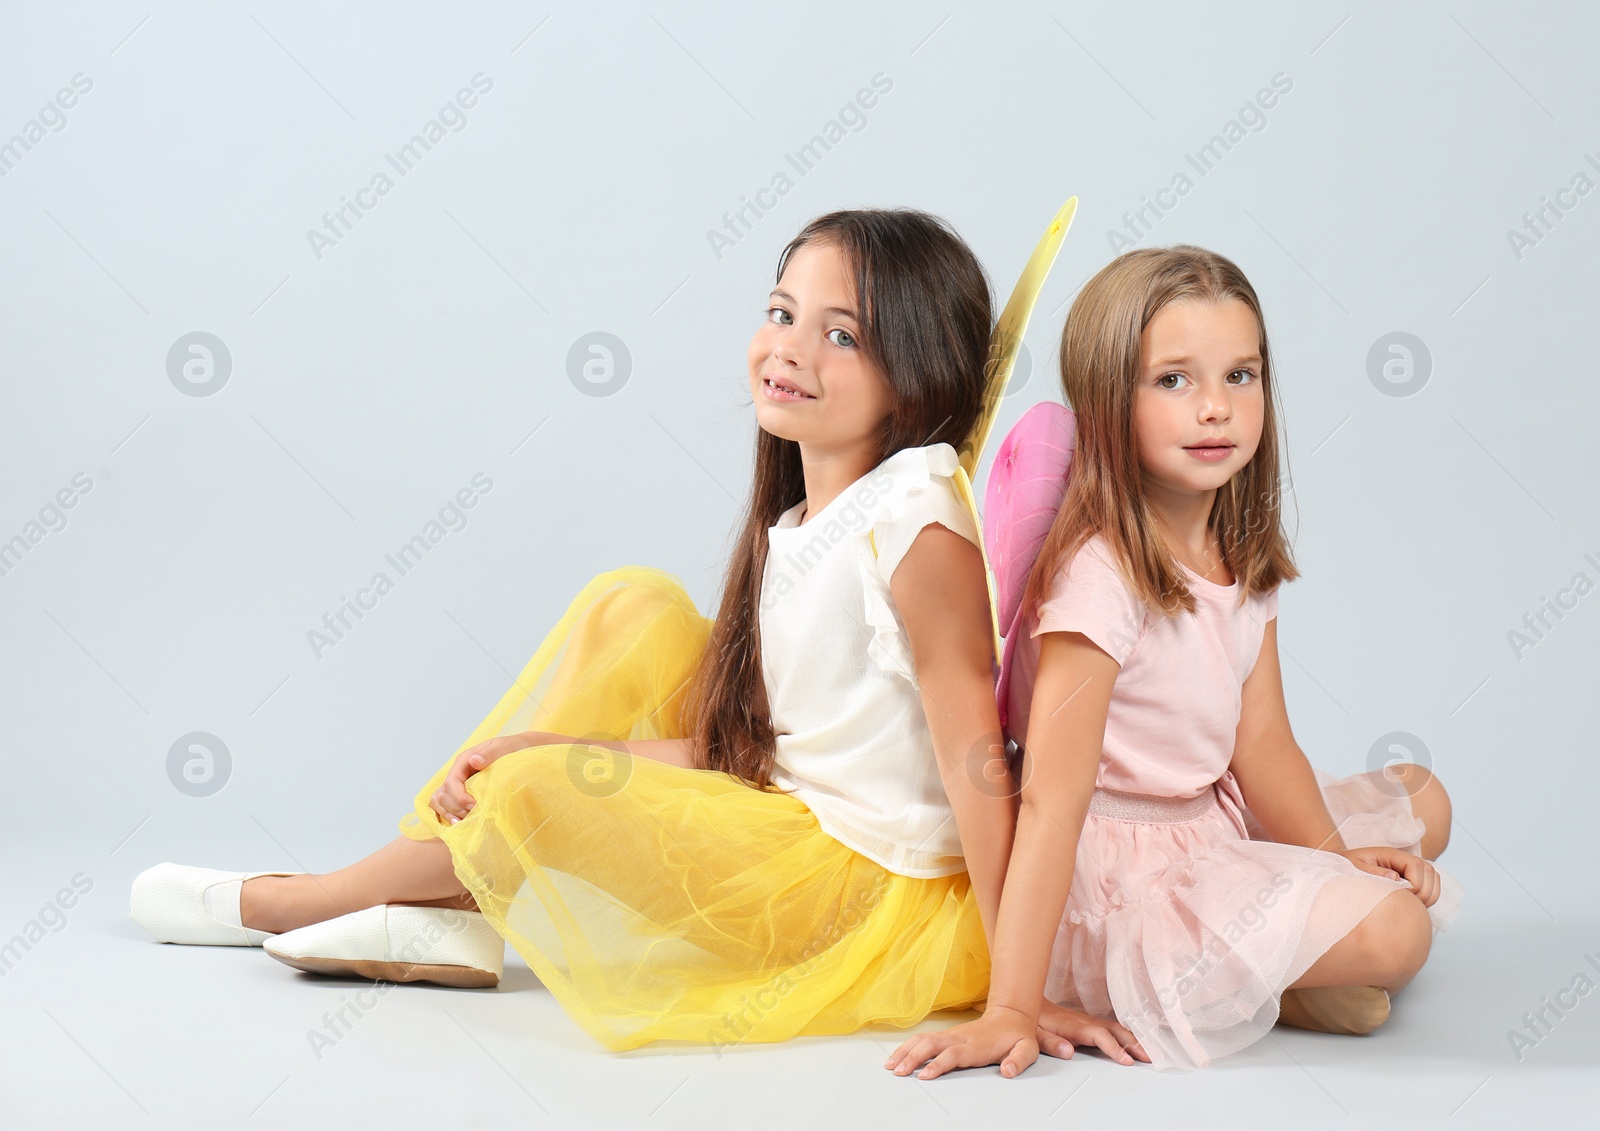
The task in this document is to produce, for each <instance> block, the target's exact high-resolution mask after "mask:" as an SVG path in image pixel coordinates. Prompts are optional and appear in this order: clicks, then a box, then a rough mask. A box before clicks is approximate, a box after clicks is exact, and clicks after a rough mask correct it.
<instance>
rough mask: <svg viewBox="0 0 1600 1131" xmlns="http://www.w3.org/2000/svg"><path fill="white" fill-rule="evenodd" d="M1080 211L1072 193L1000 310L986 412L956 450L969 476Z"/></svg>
mask: <svg viewBox="0 0 1600 1131" xmlns="http://www.w3.org/2000/svg"><path fill="white" fill-rule="evenodd" d="M1077 212H1078V198H1077V197H1075V196H1074V197H1070V198H1068V200H1067V202H1066V203H1065V204H1063V205H1062V206H1061V210H1060V211H1059V212H1057V213H1056V215H1055V218H1054V219H1053V220H1051V221H1050V226H1049V227H1048V228H1046V229H1045V233H1044V238H1043V239H1041V240H1040V241H1039V243H1038V246H1037V247H1035V248H1034V249H1033V254H1032V255H1030V256H1029V257H1028V264H1027V266H1026V267H1024V268H1023V269H1022V277H1021V278H1020V279H1018V280H1017V285H1016V286H1015V287H1013V288H1012V290H1011V298H1010V299H1009V300H1008V301H1007V302H1006V308H1005V309H1004V310H1003V311H1001V312H1000V320H999V321H998V322H996V323H995V326H994V333H993V334H991V335H990V336H989V363H988V365H987V366H986V367H985V375H986V378H987V380H986V381H985V383H984V390H983V412H982V413H981V414H980V415H979V417H978V422H977V424H976V425H974V426H973V429H972V431H971V432H970V433H969V434H968V435H967V438H966V439H965V440H963V441H962V443H961V447H960V448H958V449H957V451H956V454H957V455H958V456H960V457H961V466H962V467H964V468H966V470H967V478H968V479H969V480H970V479H971V477H972V476H974V475H976V474H978V460H979V459H980V458H981V457H982V455H983V448H984V445H985V444H987V443H988V442H989V433H990V432H991V431H992V430H993V429H994V421H995V417H996V416H998V415H999V414H1000V401H1001V399H1002V398H1003V397H1004V396H1005V395H1006V385H1008V384H1009V383H1010V381H1011V371H1012V369H1014V368H1015V367H1016V364H1017V351H1018V350H1020V349H1021V348H1022V335H1023V332H1024V331H1026V330H1027V328H1028V319H1029V318H1030V317H1032V315H1033V308H1034V305H1035V304H1036V303H1037V302H1038V301H1039V291H1040V290H1042V289H1043V287H1044V281H1045V279H1046V278H1048V277H1049V275H1050V268H1051V267H1052V266H1053V265H1054V264H1055V261H1056V253H1057V252H1058V251H1060V250H1061V242H1062V241H1063V240H1065V239H1066V238H1067V229H1068V228H1070V227H1072V218H1073V216H1075V215H1077Z"/></svg>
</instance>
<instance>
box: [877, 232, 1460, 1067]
mask: <svg viewBox="0 0 1600 1131" xmlns="http://www.w3.org/2000/svg"><path fill="white" fill-rule="evenodd" d="M1061 371H1062V378H1063V387H1064V391H1065V394H1066V398H1067V402H1068V403H1069V404H1070V405H1071V406H1072V409H1073V413H1074V418H1073V424H1074V426H1075V432H1076V438H1075V451H1074V453H1073V455H1072V456H1071V469H1070V475H1069V476H1068V478H1067V487H1066V495H1065V499H1064V500H1063V502H1062V504H1061V507H1060V510H1059V513H1058V514H1057V515H1056V517H1055V520H1054V522H1053V524H1052V525H1051V527H1050V529H1049V533H1048V535H1047V536H1046V537H1045V540H1044V543H1043V545H1042V547H1041V549H1040V551H1039V557H1038V560H1037V562H1036V564H1035V566H1034V568H1033V571H1032V573H1031V575H1029V580H1028V586H1027V589H1026V591H1025V592H1024V594H1023V598H1022V606H1021V607H1022V609H1023V610H1024V613H1023V620H1022V621H1021V628H1020V635H1019V634H1018V631H1013V632H1012V633H1011V636H1012V640H1013V643H1014V645H1015V659H1014V660H1013V661H1011V662H1010V663H1008V670H1006V671H1004V672H1002V676H1001V683H1002V695H1003V699H1002V706H1003V707H1005V708H1006V710H1005V712H1004V713H1005V714H1006V716H1007V718H1006V724H1007V727H1008V730H1009V732H1010V734H1011V737H1012V738H1014V739H1015V740H1016V742H1017V744H1018V746H1019V748H1020V751H1021V758H1022V762H1021V766H1020V774H1019V777H1020V790H1021V798H1020V804H1021V810H1020V814H1019V817H1018V824H1017V831H1016V837H1015V844H1014V847H1013V852H1012V858H1011V863H1010V867H1009V869H1008V871H1007V873H1006V882H1005V889H1004V896H1003V900H1002V903H1001V908H1000V915H999V924H998V929H997V934H996V946H995V951H994V974H993V979H994V980H993V985H992V987H991V990H990V994H989V998H988V1002H987V1007H986V1010H985V1012H984V1015H983V1017H982V1018H981V1019H979V1020H977V1021H974V1022H971V1023H968V1024H966V1025H961V1026H957V1027H955V1028H951V1029H946V1030H943V1031H940V1032H932V1033H924V1034H921V1035H919V1036H916V1037H913V1038H911V1039H909V1040H907V1041H905V1042H904V1043H903V1044H902V1045H901V1046H900V1047H899V1048H898V1049H897V1050H896V1051H895V1053H894V1054H893V1055H892V1056H891V1057H890V1058H889V1060H888V1062H887V1065H886V1067H888V1068H890V1069H891V1070H893V1071H895V1072H897V1073H900V1074H906V1073H909V1072H911V1071H914V1070H918V1069H921V1071H920V1075H921V1076H922V1077H923V1078H931V1077H933V1076H937V1075H940V1074H941V1073H943V1072H945V1071H947V1070H949V1069H950V1068H953V1067H959V1066H966V1065H983V1064H1000V1065H1001V1073H1002V1075H1005V1076H1015V1075H1016V1074H1017V1073H1019V1072H1021V1071H1022V1070H1023V1069H1025V1068H1026V1067H1027V1066H1028V1065H1029V1064H1031V1063H1032V1062H1033V1061H1034V1060H1035V1059H1036V1058H1037V1056H1038V1053H1039V1051H1040V1048H1041V1044H1040V1042H1038V1041H1037V1040H1036V1037H1037V1018H1038V1014H1037V1013H1036V1011H1037V1010H1038V1009H1039V1008H1040V1006H1039V1004H1038V1003H1039V1002H1040V998H1041V992H1042V993H1043V995H1044V997H1045V999H1046V1000H1048V1001H1051V1002H1064V1003H1067V1004H1069V1005H1071V1006H1074V1007H1080V1008H1082V1009H1086V1010H1088V1011H1089V1012H1091V1013H1094V1014H1098V1015H1102V1016H1106V1017H1115V1018H1116V1020H1117V1021H1118V1022H1120V1023H1121V1024H1122V1025H1124V1026H1126V1027H1127V1029H1128V1030H1130V1031H1131V1032H1132V1033H1133V1034H1134V1035H1135V1037H1136V1038H1137V1040H1136V1042H1135V1043H1134V1044H1133V1045H1131V1046H1130V1050H1131V1051H1133V1052H1135V1053H1137V1054H1138V1055H1140V1058H1141V1059H1148V1060H1149V1061H1150V1062H1151V1063H1153V1064H1154V1065H1155V1067H1157V1068H1179V1069H1182V1068H1196V1067H1200V1066H1202V1065H1206V1064H1209V1063H1210V1062H1211V1061H1212V1060H1213V1059H1214V1058H1215V1057H1218V1056H1222V1055H1225V1054H1227V1053H1231V1052H1234V1051H1237V1050H1239V1049H1241V1048H1244V1047H1245V1046H1247V1045H1249V1044H1250V1043H1252V1042H1253V1041H1255V1040H1257V1039H1259V1038H1260V1037H1261V1036H1262V1035H1264V1034H1265V1033H1266V1031H1267V1030H1268V1029H1270V1028H1271V1026H1272V1025H1273V1024H1274V1023H1275V1022H1276V1021H1277V1020H1279V1019H1280V1011H1281V1019H1282V1020H1285V1021H1289V1022H1291V1023H1293V1024H1297V1025H1300V1026H1302V1027H1306V1028H1320V1029H1327V1030H1330V1031H1336V1032H1367V1031H1370V1030H1371V1028H1373V1027H1375V1026H1376V1025H1377V1024H1379V1023H1381V1021H1382V1020H1383V1018H1385V1017H1386V1016H1387V1014H1388V1009H1389V994H1390V993H1393V992H1394V991H1397V990H1399V989H1400V988H1401V987H1402V986H1404V985H1405V984H1406V983H1407V982H1408V981H1409V980H1410V979H1411V978H1412V976H1413V975H1414V974H1416V972H1417V971H1418V969H1420V968H1421V966H1422V964H1423V961H1424V960H1425V959H1426V958H1427V955H1428V952H1429V948H1430V945H1431V941H1432V936H1433V933H1434V931H1435V930H1436V929H1438V928H1440V927H1443V926H1445V925H1446V924H1447V923H1448V922H1449V920H1450V919H1451V918H1452V917H1453V915H1454V912H1455V908H1456V900H1457V894H1456V892H1457V885H1455V884H1454V881H1453V880H1452V879H1450V877H1448V876H1447V875H1446V874H1444V873H1442V872H1440V871H1439V870H1438V869H1436V867H1435V866H1434V865H1433V864H1432V863H1430V862H1429V861H1430V860H1431V859H1432V858H1433V857H1436V856H1437V855H1438V854H1439V852H1440V851H1441V850H1442V849H1443V848H1444V845H1445V842H1446V839H1447V837H1448V830H1449V824H1450V805H1449V800H1448V798H1447V796H1446V794H1445V791H1444V788H1443V786H1442V785H1440V784H1439V782H1438V781H1437V780H1436V779H1434V778H1433V776H1432V775H1431V774H1430V773H1429V772H1428V771H1427V770H1426V769H1424V768H1423V767H1420V766H1415V765H1403V766H1400V767H1398V768H1391V769H1389V770H1387V771H1375V772H1372V773H1367V774H1356V775H1352V776H1351V777H1348V778H1343V779H1334V778H1332V777H1330V776H1328V775H1326V774H1323V773H1321V772H1320V771H1316V770H1314V769H1313V768H1312V766H1311V765H1310V764H1309V763H1308V761H1307V759H1306V756H1305V754H1304V753H1303V752H1302V751H1301V750H1300V748H1299V746H1298V745H1297V744H1296V743H1295V739H1294V736H1293V734H1292V732H1291V731H1290V727H1289V720H1288V717H1287V713H1286V711H1285V707H1284V697H1283V687H1282V681H1281V676H1280V671H1279V661H1278V643H1277V641H1278V625H1277V611H1278V600H1277V598H1278V593H1277V590H1278V586H1279V585H1280V584H1281V583H1282V582H1284V581H1290V580H1293V579H1294V578H1295V577H1297V576H1298V571H1297V570H1296V568H1295V566H1294V564H1293V562H1292V560H1291V557H1290V553H1289V548H1288V543H1287V540H1286V538H1285V536H1284V533H1283V530H1282V525H1281V521H1280V493H1279V489H1280V487H1279V485H1280V474H1281V468H1280V466H1279V460H1280V446H1279V445H1280V441H1279V437H1278V411H1279V410H1278V408H1277V407H1276V405H1275V403H1274V402H1275V398H1276V388H1275V384H1274V375H1273V370H1272V365H1271V361H1270V352H1269V349H1268V344H1267V335H1266V329H1265V323H1264V321H1263V318H1262V314H1261V307H1260V303H1259V302H1258V300H1257V297H1256V293H1255V291H1254V289H1253V288H1252V287H1251V285H1250V283H1249V281H1248V280H1247V279H1246V278H1245V276H1244V275H1243V273H1242V272H1240V270H1239V269H1238V268H1237V267H1236V266H1235V265H1234V264H1233V263H1231V262H1230V261H1228V260H1227V259H1225V258H1223V257H1222V256H1220V255H1216V254H1214V253H1212V252H1208V251H1205V250H1203V249H1201V248H1197V247H1191V246H1178V247H1173V248H1156V249H1145V250H1139V251H1134V252H1129V253H1128V254H1126V255H1124V256H1121V257H1120V258H1118V259H1117V260H1115V261H1113V262H1112V263H1111V264H1110V265H1108V266H1107V267H1106V268H1104V269H1103V270H1102V271H1100V272H1099V273H1098V274H1097V275H1096V276H1095V277H1094V278H1093V279H1092V280H1090V282H1089V283H1088V284H1087V285H1085V287H1084V288H1083V291H1082V293H1081V294H1080V295H1079V297H1078V298H1077V300H1076V301H1075V303H1074V305H1073V307H1072V310H1071V312H1070V314H1069V316H1068V318H1067V323H1066V327H1065V331H1064V333H1063V335H1062V340H1061ZM1247 803H1248V806H1247ZM1441 895H1442V896H1443V898H1441ZM1042 1048H1043V1050H1044V1051H1046V1052H1049V1053H1052V1054H1054V1055H1058V1056H1060V1055H1070V1054H1071V1048H1070V1047H1068V1046H1063V1045H1060V1044H1059V1043H1054V1042H1051V1041H1050V1040H1049V1039H1048V1038H1047V1039H1046V1040H1045V1041H1044V1042H1043V1044H1042Z"/></svg>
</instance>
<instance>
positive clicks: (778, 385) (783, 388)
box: [761, 377, 817, 401]
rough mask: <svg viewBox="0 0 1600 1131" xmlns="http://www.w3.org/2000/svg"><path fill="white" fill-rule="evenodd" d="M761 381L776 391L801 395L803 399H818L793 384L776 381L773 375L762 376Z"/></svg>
mask: <svg viewBox="0 0 1600 1131" xmlns="http://www.w3.org/2000/svg"><path fill="white" fill-rule="evenodd" d="M761 383H762V384H763V385H765V386H766V387H767V388H769V389H771V390H773V391H774V392H778V393H783V394H785V395H786V396H791V397H799V398H800V399H801V400H807V401H814V400H816V399H817V398H816V397H814V396H812V395H811V394H810V393H805V392H801V391H800V390H799V389H796V388H795V387H794V386H793V385H785V384H783V383H782V382H781V381H774V380H773V379H772V378H771V377H763V378H761Z"/></svg>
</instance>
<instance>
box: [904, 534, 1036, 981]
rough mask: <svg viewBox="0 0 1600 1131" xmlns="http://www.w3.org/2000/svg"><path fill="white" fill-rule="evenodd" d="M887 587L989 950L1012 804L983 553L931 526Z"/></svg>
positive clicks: (1008, 842) (1002, 879) (1007, 850)
mask: <svg viewBox="0 0 1600 1131" xmlns="http://www.w3.org/2000/svg"><path fill="white" fill-rule="evenodd" d="M889 591H890V594H891V595H892V596H893V597H894V603H895V606H896V608H897V609H898V610H899V612H900V619H901V620H902V621H904V622H905V626H906V637H907V639H908V641H909V642H910V645H911V662H912V666H913V667H914V668H915V670H916V673H917V684H918V687H919V688H920V689H921V694H922V706H923V710H924V712H925V714H926V715H927V718H928V731H929V734H930V736H931V737H932V739H933V750H934V754H935V756H936V757H937V758H938V761H939V776H940V779H941V780H942V781H943V783H944V789H945V794H946V796H948V797H949V799H950V808H951V810H952V811H953V812H954V814H955V820H956V829H957V831H958V832H959V833H960V836H961V851H962V854H963V855H964V856H965V857H966V862H967V873H968V875H970V876H971V877H972V889H973V892H974V893H975V894H976V896H977V901H978V911H979V915H980V916H981V918H982V919H983V931H984V936H985V938H986V939H987V940H988V944H989V949H990V951H991V953H992V952H993V950H994V944H995V928H996V924H997V920H998V916H999V910H1000V890H1001V888H1002V886H1003V885H1004V883H1005V875H1006V861H1007V859H1008V858H1009V856H1010V854H1011V837H1012V832H1013V830H1014V829H1015V826H1016V806H1015V802H1014V800H1013V798H1012V796H1011V793H1012V791H1011V789H1010V788H1009V787H1008V786H1007V784H1006V781H1005V756H1004V755H1005V746H1004V738H1003V736H1002V734H1001V731H1000V713H999V710H998V709H997V708H996V706H995V700H994V642H993V641H994V633H993V629H992V628H991V626H990V617H989V587H988V582H987V581H986V579H985V577H984V572H983V557H982V555H981V554H980V553H979V551H978V547H977V546H975V545H973V544H972V543H971V542H969V541H968V540H967V539H966V538H964V537H962V536H961V535H960V534H957V533H956V532H955V531H953V530H951V529H949V528H948V527H946V526H943V525H941V524H939V523H930V524H928V525H927V526H924V527H923V528H922V530H921V532H919V533H918V534H917V537H916V539H915V540H914V541H913V542H912V543H911V547H910V549H908V550H907V551H906V553H905V556H904V557H903V558H901V559H900V564H899V565H898V566H896V567H895V571H894V573H893V574H892V575H890V578H889ZM996 770H998V771H999V773H998V775H997V774H996V772H995V771H996Z"/></svg>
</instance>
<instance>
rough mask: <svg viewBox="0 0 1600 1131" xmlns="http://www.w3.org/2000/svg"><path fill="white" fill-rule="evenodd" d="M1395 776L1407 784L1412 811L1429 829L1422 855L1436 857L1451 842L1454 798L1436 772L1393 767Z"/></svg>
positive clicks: (1426, 833)
mask: <svg viewBox="0 0 1600 1131" xmlns="http://www.w3.org/2000/svg"><path fill="white" fill-rule="evenodd" d="M1391 769H1392V770H1393V772H1394V775H1395V777H1396V778H1397V779H1398V780H1399V781H1400V782H1401V783H1403V784H1404V785H1405V789H1406V793H1407V794H1408V795H1409V796H1410V798H1411V812H1412V813H1413V814H1414V815H1416V816H1417V817H1419V818H1421V820H1422V823H1423V824H1424V825H1425V826H1427V831H1426V832H1425V833H1424V834H1423V837H1422V851H1421V854H1422V856H1423V857H1425V858H1426V859H1428V860H1432V859H1434V858H1436V857H1437V856H1438V855H1439V854H1440V853H1441V852H1443V851H1444V849H1445V846H1446V845H1447V844H1449V843H1450V821H1451V812H1452V810H1451V805H1450V795H1449V794H1448V793H1447V792H1445V788H1444V783H1443V782H1441V781H1440V780H1439V778H1438V775H1436V774H1435V773H1434V772H1433V771H1432V770H1430V769H1428V768H1427V767H1426V766H1418V765H1416V764H1414V763H1411V762H1406V763H1404V764H1402V765H1398V766H1394V767H1391Z"/></svg>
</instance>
